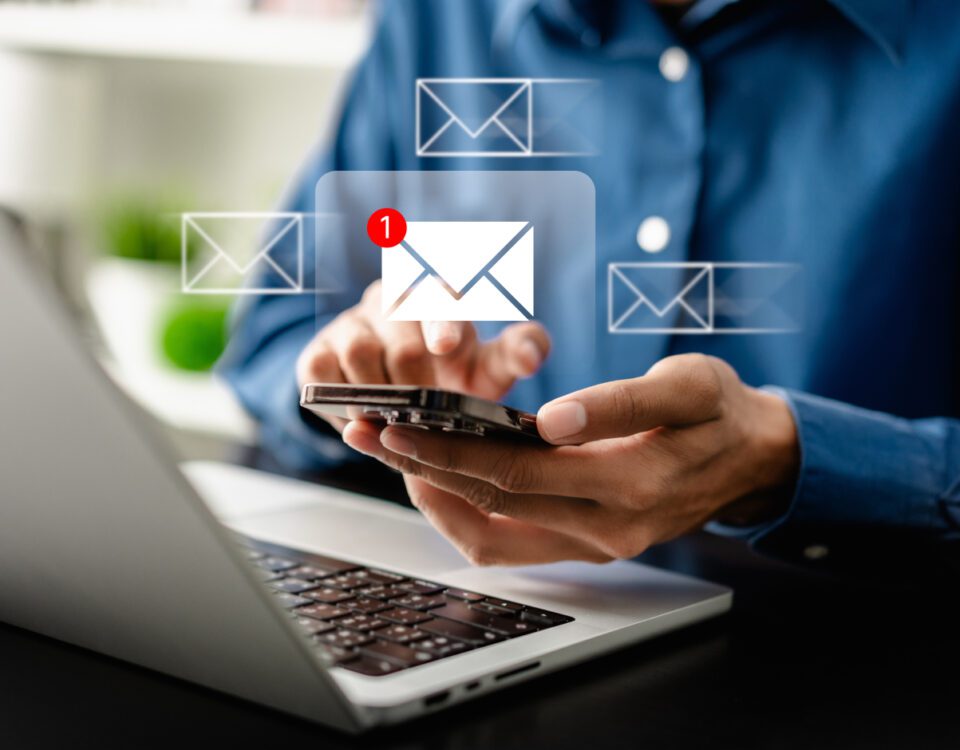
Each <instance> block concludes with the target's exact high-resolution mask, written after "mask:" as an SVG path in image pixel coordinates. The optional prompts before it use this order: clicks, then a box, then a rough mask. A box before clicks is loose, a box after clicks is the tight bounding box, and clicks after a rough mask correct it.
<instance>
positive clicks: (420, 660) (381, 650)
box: [360, 640, 434, 667]
mask: <svg viewBox="0 0 960 750" xmlns="http://www.w3.org/2000/svg"><path fill="white" fill-rule="evenodd" d="M360 653H362V654H366V655H367V656H370V657H372V658H374V659H388V660H390V661H392V662H396V663H397V664H399V665H400V666H402V667H410V666H413V665H414V664H426V663H427V662H428V661H433V659H434V657H433V654H429V653H427V652H426V651H414V650H413V649H412V648H410V647H409V646H404V645H403V644H400V643H394V642H393V641H382V640H380V641H374V642H373V643H368V644H367V645H366V646H361V647H360Z"/></svg>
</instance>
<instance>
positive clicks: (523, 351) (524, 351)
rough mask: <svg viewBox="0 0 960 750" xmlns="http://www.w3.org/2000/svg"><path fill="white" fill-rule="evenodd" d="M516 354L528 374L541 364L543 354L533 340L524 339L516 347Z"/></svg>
mask: <svg viewBox="0 0 960 750" xmlns="http://www.w3.org/2000/svg"><path fill="white" fill-rule="evenodd" d="M517 353H518V354H519V355H520V360H521V362H522V363H523V366H524V368H526V371H527V372H528V373H532V372H534V371H535V370H536V369H537V368H538V367H539V366H540V363H541V362H543V352H541V351H540V347H539V346H537V344H536V342H535V341H534V340H533V339H524V340H523V341H521V342H520V346H519V347H517Z"/></svg>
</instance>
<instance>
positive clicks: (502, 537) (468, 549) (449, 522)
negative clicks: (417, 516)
mask: <svg viewBox="0 0 960 750" xmlns="http://www.w3.org/2000/svg"><path fill="white" fill-rule="evenodd" d="M405 481H406V485H407V492H408V493H409V495H410V501H411V502H412V503H413V504H414V506H416V507H417V508H418V509H419V510H420V512H421V513H423V515H424V516H425V517H426V519H427V520H428V521H429V522H430V523H431V525H433V527H434V528H435V529H436V530H437V531H439V532H440V533H441V534H443V536H445V537H446V538H447V539H449V540H450V542H451V543H452V544H453V545H454V546H455V547H456V548H457V549H458V550H459V551H460V553H461V554H462V555H463V556H464V557H466V558H467V560H469V561H470V562H471V563H472V564H474V565H535V564H540V563H551V562H558V561H560V560H585V561H588V562H609V561H610V559H611V558H610V557H609V556H608V555H606V554H604V553H602V552H601V551H599V550H597V549H595V548H593V547H592V546H591V545H589V544H587V543H586V542H583V541H581V540H579V539H575V538H574V537H571V536H568V535H566V534H561V533H559V532H557V531H551V530H549V529H545V528H543V527H540V526H535V525H533V524H528V523H524V522H523V521H517V520H515V519H513V518H505V517H503V516H496V515H488V514H486V513H483V512H482V511H480V510H478V509H476V508H474V507H473V506H472V505H470V503H468V502H466V501H465V500H463V499H462V498H460V497H457V496H456V495H455V494H453V493H450V492H445V491H444V490H440V489H437V488H435V487H431V486H430V485H429V484H428V483H426V482H424V481H423V480H422V479H419V478H418V477H406V478H405Z"/></svg>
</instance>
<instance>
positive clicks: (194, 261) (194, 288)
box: [181, 212, 303, 294]
mask: <svg viewBox="0 0 960 750" xmlns="http://www.w3.org/2000/svg"><path fill="white" fill-rule="evenodd" d="M264 227H265V228H266V231H265V232H264V231H263V228H264ZM243 229H249V230H251V231H247V232H246V233H244V232H243V231H239V232H238V231H236V230H243ZM231 230H234V231H231ZM258 236H259V237H261V238H262V239H260V240H255V238H256V237H258ZM238 237H240V238H244V237H245V238H244V239H243V240H238ZM281 248H282V249H283V252H282V253H281V252H280V250H281ZM191 249H195V250H196V252H195V256H196V257H192V256H193V255H194V253H191ZM181 253H182V255H181V271H182V274H181V278H182V291H183V292H184V294H301V293H302V292H303V216H302V214H297V213H287V212H270V213H249V212H248V213H228V212H206V213H187V214H183V216H182V219H181Z"/></svg>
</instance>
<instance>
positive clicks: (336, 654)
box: [316, 641, 360, 666]
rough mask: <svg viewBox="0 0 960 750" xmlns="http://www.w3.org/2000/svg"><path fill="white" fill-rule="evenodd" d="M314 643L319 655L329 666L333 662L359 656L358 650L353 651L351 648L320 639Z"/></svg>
mask: <svg viewBox="0 0 960 750" xmlns="http://www.w3.org/2000/svg"><path fill="white" fill-rule="evenodd" d="M316 644H317V652H318V653H319V654H320V657H321V658H322V659H323V661H324V662H326V663H327V664H328V665H330V666H333V665H334V664H344V663H345V662H349V661H352V660H354V659H359V658H360V652H359V651H354V650H353V649H349V648H340V647H339V646H334V645H332V644H330V643H323V642H322V641H316Z"/></svg>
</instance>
